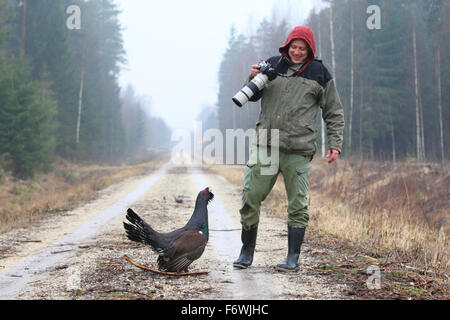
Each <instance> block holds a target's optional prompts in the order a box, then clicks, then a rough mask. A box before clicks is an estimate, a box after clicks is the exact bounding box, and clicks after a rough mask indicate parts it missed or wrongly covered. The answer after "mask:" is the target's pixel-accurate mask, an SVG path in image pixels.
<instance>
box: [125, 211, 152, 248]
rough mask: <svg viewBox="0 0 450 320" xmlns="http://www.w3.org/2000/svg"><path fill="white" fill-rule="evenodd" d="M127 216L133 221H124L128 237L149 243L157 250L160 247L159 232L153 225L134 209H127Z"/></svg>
mask: <svg viewBox="0 0 450 320" xmlns="http://www.w3.org/2000/svg"><path fill="white" fill-rule="evenodd" d="M126 218H127V220H128V221H129V222H131V224H129V223H126V222H124V223H123V226H124V227H125V231H126V233H127V237H128V239H130V240H132V241H136V242H141V243H144V244H148V245H150V246H152V248H153V249H155V250H158V249H159V248H158V241H157V238H158V236H157V232H156V231H155V230H153V229H152V227H150V226H149V225H148V224H147V223H146V222H145V221H144V220H142V219H141V217H139V216H138V215H137V214H136V213H135V212H134V211H133V210H132V209H128V210H127V216H126Z"/></svg>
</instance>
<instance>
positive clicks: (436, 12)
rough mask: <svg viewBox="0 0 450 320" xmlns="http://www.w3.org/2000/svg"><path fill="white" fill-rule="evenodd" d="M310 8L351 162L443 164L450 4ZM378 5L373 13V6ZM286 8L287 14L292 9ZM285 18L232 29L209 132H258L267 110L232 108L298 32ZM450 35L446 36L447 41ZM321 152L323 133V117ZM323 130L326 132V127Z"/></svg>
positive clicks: (355, 0) (426, 0)
mask: <svg viewBox="0 0 450 320" xmlns="http://www.w3.org/2000/svg"><path fill="white" fill-rule="evenodd" d="M323 3H324V4H325V5H323V6H322V7H321V8H320V9H319V7H316V9H315V10H314V11H313V12H311V14H310V15H309V17H308V19H307V21H306V22H303V21H299V22H298V23H297V24H303V23H304V24H306V25H308V26H310V27H311V28H312V30H313V31H314V34H315V38H316V47H317V51H316V58H317V59H320V60H322V61H323V63H324V65H325V66H326V67H327V69H328V70H329V71H330V73H331V74H332V76H333V77H334V79H335V81H336V83H337V88H338V91H339V94H340V98H341V101H342V104H343V106H344V113H345V122H346V127H345V132H344V149H343V152H342V155H343V156H344V157H354V158H356V159H361V160H380V161H394V162H395V161H417V162H421V163H426V162H438V163H440V162H442V163H443V162H444V161H445V159H447V158H448V152H449V147H450V145H449V142H448V141H449V140H448V138H449V134H450V130H449V127H448V121H446V120H445V119H449V112H450V106H449V104H450V95H449V94H448V92H449V91H450V76H449V73H450V54H449V49H450V43H449V41H448V39H450V24H449V23H448V17H449V16H450V1H448V0H408V1H404V0H393V1H383V0H370V1H367V0H332V1H324V2H323ZM373 8H375V9H373ZM288 11H289V10H288ZM288 21H289V20H288V18H287V13H286V14H285V16H283V14H274V15H272V17H271V18H266V19H264V20H263V21H262V22H261V23H260V24H259V27H258V28H257V30H256V31H255V32H251V33H246V34H244V33H238V32H237V31H236V29H235V28H231V31H230V35H229V43H228V48H227V51H226V52H225V53H224V56H223V59H222V62H221V68H220V75H219V82H220V91H219V94H218V102H217V106H214V107H211V108H210V110H211V111H214V116H210V117H209V120H208V122H207V125H205V127H214V126H218V127H219V128H220V129H221V130H222V131H224V130H226V129H236V128H243V129H248V128H254V126H255V122H256V120H257V118H258V114H259V112H260V104H259V102H257V103H253V102H252V103H249V104H248V105H245V106H244V107H243V108H237V107H236V106H234V104H233V102H232V101H231V100H230V97H232V96H234V94H236V92H237V91H238V90H239V89H240V88H241V87H242V85H243V82H244V79H246V77H247V76H248V74H249V71H250V66H251V65H252V64H255V63H256V62H258V61H260V60H265V59H267V58H269V57H271V56H274V55H278V54H279V53H278V48H279V47H280V45H281V44H282V43H283V42H284V41H285V39H286V37H287V35H288V33H289V32H290V31H291V30H292V28H293V25H291V23H292V22H288ZM445 39H447V40H445ZM317 127H318V129H319V132H320V133H319V139H318V141H317V150H318V153H319V154H321V155H322V156H323V155H324V152H325V149H326V139H322V136H324V132H326V128H324V127H323V126H322V121H321V119H320V118H319V117H318V119H317ZM322 128H323V130H322Z"/></svg>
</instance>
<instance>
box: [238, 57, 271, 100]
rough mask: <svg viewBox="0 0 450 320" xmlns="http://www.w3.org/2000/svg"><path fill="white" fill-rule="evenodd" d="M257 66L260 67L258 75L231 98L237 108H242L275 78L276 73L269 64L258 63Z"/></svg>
mask: <svg viewBox="0 0 450 320" xmlns="http://www.w3.org/2000/svg"><path fill="white" fill-rule="evenodd" d="M258 65H259V67H260V69H259V71H260V73H258V74H257V75H256V76H255V77H254V78H253V79H252V80H251V81H250V82H249V83H248V84H247V85H246V86H245V87H243V88H242V89H241V90H240V91H239V92H238V93H237V94H236V95H235V96H234V97H233V102H234V103H235V104H236V105H237V106H238V107H242V106H243V105H244V104H246V103H247V102H248V100H250V99H251V98H252V97H253V96H254V95H255V94H256V93H258V92H259V91H261V90H262V89H264V87H265V86H266V84H267V83H268V82H269V81H272V80H274V79H275V78H276V77H277V73H276V72H275V69H274V68H273V67H272V66H271V65H270V63H267V62H264V61H260V62H259V63H258Z"/></svg>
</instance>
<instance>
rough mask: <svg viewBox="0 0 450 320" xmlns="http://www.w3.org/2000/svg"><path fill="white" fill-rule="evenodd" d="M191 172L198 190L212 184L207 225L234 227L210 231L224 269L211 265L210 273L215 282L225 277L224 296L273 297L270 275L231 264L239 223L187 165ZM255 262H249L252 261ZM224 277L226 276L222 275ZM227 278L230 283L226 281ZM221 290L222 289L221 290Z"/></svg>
mask: <svg viewBox="0 0 450 320" xmlns="http://www.w3.org/2000/svg"><path fill="white" fill-rule="evenodd" d="M190 171H191V176H192V179H193V181H194V184H195V185H196V186H197V189H198V190H202V189H204V188H205V187H207V186H210V187H212V191H213V193H214V195H215V196H214V200H213V201H212V202H211V203H210V204H209V205H208V212H209V215H208V218H209V228H210V229H212V230H234V229H238V230H237V231H225V232H223V231H211V233H210V244H211V246H212V247H213V252H214V254H215V256H216V257H217V258H218V260H220V261H223V262H224V264H226V268H227V269H226V270H223V269H222V270H216V269H212V270H211V272H210V274H211V276H212V277H214V278H216V279H217V280H218V282H221V281H222V282H223V280H227V281H228V283H227V287H228V289H229V293H228V294H229V295H230V296H229V297H224V299H239V300H240V299H248V300H252V299H253V300H255V299H258V300H264V299H274V298H276V296H277V295H278V293H277V292H275V291H276V286H275V285H274V283H273V279H272V277H271V276H270V275H269V274H267V273H264V271H260V270H257V268H255V267H252V268H249V269H246V270H236V269H234V268H233V261H234V260H236V259H237V257H238V256H239V252H240V250H241V246H242V243H241V231H240V228H241V226H240V225H239V226H236V224H235V223H234V222H233V220H232V218H231V216H230V214H229V212H228V211H227V210H226V208H225V207H224V206H223V204H222V202H221V199H220V195H218V194H217V192H214V186H213V185H211V184H209V183H208V181H207V179H206V177H205V176H204V175H203V174H202V173H201V171H200V170H198V169H196V168H191V169H190ZM254 264H255V262H254V263H253V265H254ZM226 277H228V279H224V278H226ZM230 282H231V283H230ZM224 294H225V293H224Z"/></svg>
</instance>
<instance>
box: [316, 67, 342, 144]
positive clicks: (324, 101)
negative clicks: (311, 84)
mask: <svg viewBox="0 0 450 320" xmlns="http://www.w3.org/2000/svg"><path fill="white" fill-rule="evenodd" d="M323 69H324V70H323V71H324V74H323V77H324V81H325V88H324V90H323V92H322V94H321V97H320V107H321V108H322V117H323V120H324V121H325V123H326V125H327V138H328V148H330V149H336V150H338V151H339V152H341V150H342V143H343V135H344V126H345V122H344V108H343V107H342V103H341V100H340V97H339V93H338V91H337V88H336V84H335V82H334V80H333V79H332V78H331V75H330V73H329V72H328V70H327V69H326V68H325V67H323Z"/></svg>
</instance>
